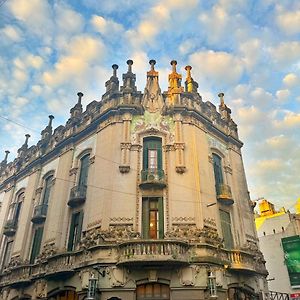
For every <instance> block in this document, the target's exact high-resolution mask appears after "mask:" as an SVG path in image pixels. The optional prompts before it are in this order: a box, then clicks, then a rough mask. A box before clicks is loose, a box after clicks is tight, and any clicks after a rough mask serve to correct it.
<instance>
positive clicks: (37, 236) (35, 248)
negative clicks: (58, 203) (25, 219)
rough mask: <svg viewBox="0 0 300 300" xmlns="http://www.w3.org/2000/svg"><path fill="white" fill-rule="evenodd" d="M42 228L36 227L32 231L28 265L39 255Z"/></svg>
mask: <svg viewBox="0 0 300 300" xmlns="http://www.w3.org/2000/svg"><path fill="white" fill-rule="evenodd" d="M43 232H44V227H38V228H36V229H35V230H34V236H33V242H32V248H31V254H30V263H31V264H33V263H34V261H35V259H36V257H37V256H38V255H39V254H40V250H41V245H42V238H43Z"/></svg>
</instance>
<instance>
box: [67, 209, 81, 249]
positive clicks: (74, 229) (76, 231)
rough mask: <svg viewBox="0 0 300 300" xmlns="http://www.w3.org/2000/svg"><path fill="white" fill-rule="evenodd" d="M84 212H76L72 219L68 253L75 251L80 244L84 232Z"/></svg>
mask: <svg viewBox="0 0 300 300" xmlns="http://www.w3.org/2000/svg"><path fill="white" fill-rule="evenodd" d="M82 220H83V211H79V212H75V213H73V214H72V217H71V226H70V233H69V242H68V251H73V250H75V248H76V246H77V244H78V243H79V242H80V237H81V230H82Z"/></svg>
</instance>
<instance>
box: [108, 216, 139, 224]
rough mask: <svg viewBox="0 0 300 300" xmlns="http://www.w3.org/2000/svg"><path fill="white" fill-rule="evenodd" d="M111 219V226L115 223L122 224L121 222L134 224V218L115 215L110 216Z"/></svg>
mask: <svg viewBox="0 0 300 300" xmlns="http://www.w3.org/2000/svg"><path fill="white" fill-rule="evenodd" d="M109 221H110V224H109V225H110V226H113V225H119V224H120V225H121V224H128V225H132V224H133V218H126V217H113V218H109Z"/></svg>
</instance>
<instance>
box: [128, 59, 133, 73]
mask: <svg viewBox="0 0 300 300" xmlns="http://www.w3.org/2000/svg"><path fill="white" fill-rule="evenodd" d="M126 63H127V65H128V71H127V72H128V73H132V65H133V61H132V60H131V59H128V60H127V62H126Z"/></svg>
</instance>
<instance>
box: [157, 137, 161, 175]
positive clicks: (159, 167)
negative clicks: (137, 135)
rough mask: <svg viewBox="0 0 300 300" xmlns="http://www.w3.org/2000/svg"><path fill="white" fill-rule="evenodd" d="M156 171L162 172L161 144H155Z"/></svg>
mask: <svg viewBox="0 0 300 300" xmlns="http://www.w3.org/2000/svg"><path fill="white" fill-rule="evenodd" d="M157 169H158V170H162V148H161V142H160V143H158V144H157Z"/></svg>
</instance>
